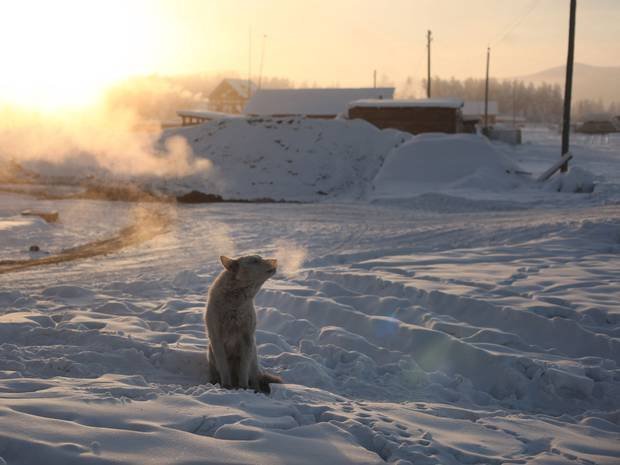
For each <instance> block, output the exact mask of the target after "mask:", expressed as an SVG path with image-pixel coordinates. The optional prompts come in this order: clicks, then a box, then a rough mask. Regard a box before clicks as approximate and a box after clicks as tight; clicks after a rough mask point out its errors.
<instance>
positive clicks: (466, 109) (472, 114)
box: [462, 100, 499, 126]
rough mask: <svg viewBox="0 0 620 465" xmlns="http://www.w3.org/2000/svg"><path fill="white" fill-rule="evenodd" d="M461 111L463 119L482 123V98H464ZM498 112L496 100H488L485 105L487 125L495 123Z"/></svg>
mask: <svg viewBox="0 0 620 465" xmlns="http://www.w3.org/2000/svg"><path fill="white" fill-rule="evenodd" d="M462 113H463V118H464V119H466V120H468V121H473V120H477V121H478V122H479V123H482V124H484V100H466V101H465V102H464V103H463V109H462ZM498 114H499V111H498V107H497V102H496V101H495V100H489V104H488V107H487V116H488V119H489V126H492V125H494V124H495V123H496V120H497V115H498Z"/></svg>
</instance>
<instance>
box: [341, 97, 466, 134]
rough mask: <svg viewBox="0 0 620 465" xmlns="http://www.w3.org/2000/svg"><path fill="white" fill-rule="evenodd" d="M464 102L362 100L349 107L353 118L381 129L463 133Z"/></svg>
mask: <svg viewBox="0 0 620 465" xmlns="http://www.w3.org/2000/svg"><path fill="white" fill-rule="evenodd" d="M462 107H463V101H462V100H451V99H447V100H444V99H420V100H358V101H355V102H351V103H350V104H349V112H348V116H349V118H350V119H363V120H365V121H368V122H369V123H371V124H374V125H375V126H377V127H378V128H380V129H387V128H392V129H399V130H401V131H406V132H410V133H412V134H420V133H424V132H444V133H448V134H453V133H457V132H462V130H463V122H462V114H461V108H462Z"/></svg>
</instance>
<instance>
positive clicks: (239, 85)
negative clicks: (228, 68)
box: [209, 79, 256, 114]
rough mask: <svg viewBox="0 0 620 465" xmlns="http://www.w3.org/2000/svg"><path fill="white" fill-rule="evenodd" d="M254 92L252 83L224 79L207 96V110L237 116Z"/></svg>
mask: <svg viewBox="0 0 620 465" xmlns="http://www.w3.org/2000/svg"><path fill="white" fill-rule="evenodd" d="M248 82H249V85H248ZM254 92H256V85H255V84H254V83H253V82H252V81H248V80H247V79H224V80H223V81H222V82H220V83H219V84H218V85H217V87H216V88H215V89H213V91H212V92H211V93H210V94H209V110H212V111H216V112H222V113H236V114H239V113H241V112H242V111H243V108H244V107H245V105H246V103H247V102H248V100H249V99H250V97H251V96H252V95H253V94H254Z"/></svg>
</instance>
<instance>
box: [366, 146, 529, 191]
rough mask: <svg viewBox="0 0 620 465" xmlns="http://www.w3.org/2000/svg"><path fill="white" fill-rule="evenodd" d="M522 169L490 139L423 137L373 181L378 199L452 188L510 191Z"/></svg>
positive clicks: (393, 155) (394, 155)
mask: <svg viewBox="0 0 620 465" xmlns="http://www.w3.org/2000/svg"><path fill="white" fill-rule="evenodd" d="M517 171H519V169H518V166H517V165H516V163H514V162H513V161H512V160H510V159H509V158H508V157H507V156H506V155H504V154H503V153H501V152H499V151H498V150H497V149H496V148H495V147H494V146H493V145H492V144H490V143H489V142H488V141H487V140H486V139H484V138H483V137H481V136H477V135H470V134H456V135H446V134H422V135H419V136H416V137H413V138H412V139H411V140H410V141H408V142H407V143H405V144H403V145H401V146H399V147H397V148H395V149H394V150H392V151H391V152H390V154H389V155H388V157H387V159H386V161H385V163H384V164H383V167H382V168H381V170H380V171H379V173H378V174H377V176H376V177H375V179H374V181H373V188H374V193H375V196H376V197H379V198H381V197H408V196H411V195H415V194H421V193H425V192H439V191H443V190H450V189H478V190H499V191H501V190H508V189H511V188H513V187H515V186H516V185H518V183H519V180H518V178H517V176H516V175H515V173H516V172H517Z"/></svg>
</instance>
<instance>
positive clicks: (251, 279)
mask: <svg viewBox="0 0 620 465" xmlns="http://www.w3.org/2000/svg"><path fill="white" fill-rule="evenodd" d="M220 261H221V262H222V265H223V266H224V270H223V271H222V272H221V273H220V275H219V276H218V277H217V278H216V279H215V281H214V282H213V284H212V285H211V288H210V289H209V297H208V299H207V308H206V311H205V323H206V327H207V334H208V336H209V349H208V353H207V358H208V362H209V380H210V382H211V383H212V384H216V383H219V384H220V385H221V386H222V387H224V388H227V389H235V388H241V389H254V391H256V392H263V393H265V394H269V393H270V392H271V388H270V386H269V383H281V382H282V379H281V378H280V377H278V376H276V375H273V374H270V373H265V372H263V371H261V369H260V366H259V364H258V356H257V353H256V339H255V331H256V310H255V309H254V297H255V296H256V294H257V293H258V291H259V290H260V288H261V286H262V285H263V284H264V283H265V281H267V280H268V279H269V278H271V277H272V276H273V275H274V274H275V273H276V270H277V265H278V262H277V260H266V259H264V258H262V257H260V256H259V255H248V256H244V257H239V258H237V259H232V258H229V257H226V256H221V257H220Z"/></svg>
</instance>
